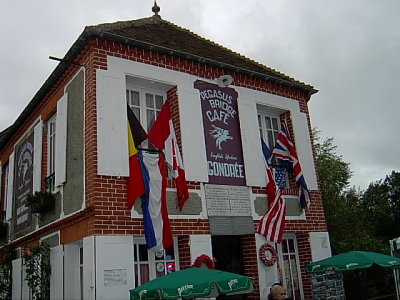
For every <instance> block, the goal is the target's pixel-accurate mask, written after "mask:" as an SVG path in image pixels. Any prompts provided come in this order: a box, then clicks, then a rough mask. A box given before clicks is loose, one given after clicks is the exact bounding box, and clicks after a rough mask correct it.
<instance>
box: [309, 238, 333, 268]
mask: <svg viewBox="0 0 400 300" xmlns="http://www.w3.org/2000/svg"><path fill="white" fill-rule="evenodd" d="M309 235H310V246H311V247H310V248H311V257H312V261H318V260H321V259H325V258H328V257H331V256H332V254H331V246H330V242H329V234H328V232H310V233H309Z"/></svg>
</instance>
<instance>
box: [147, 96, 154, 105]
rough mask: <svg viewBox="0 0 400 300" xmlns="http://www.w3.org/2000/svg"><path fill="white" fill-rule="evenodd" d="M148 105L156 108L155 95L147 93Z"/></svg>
mask: <svg viewBox="0 0 400 300" xmlns="http://www.w3.org/2000/svg"><path fill="white" fill-rule="evenodd" d="M146 107H149V108H154V95H152V94H147V93H146Z"/></svg>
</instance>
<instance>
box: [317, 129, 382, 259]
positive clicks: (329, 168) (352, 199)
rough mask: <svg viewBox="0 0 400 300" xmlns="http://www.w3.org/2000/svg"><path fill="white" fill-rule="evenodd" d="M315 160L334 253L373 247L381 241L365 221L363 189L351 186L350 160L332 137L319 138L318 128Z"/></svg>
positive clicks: (370, 225) (366, 249)
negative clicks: (341, 154) (343, 154)
mask: <svg viewBox="0 0 400 300" xmlns="http://www.w3.org/2000/svg"><path fill="white" fill-rule="evenodd" d="M313 136H314V139H313V142H314V147H315V152H316V164H317V169H318V173H319V180H320V189H321V197H322V200H323V204H324V211H325V218H326V222H327V225H328V231H329V235H330V239H331V246H332V251H333V252H334V253H335V254H338V253H343V252H347V251H351V250H365V251H374V250H378V249H381V247H382V243H381V241H380V240H377V239H376V238H375V236H374V234H373V232H374V231H373V229H372V226H373V224H371V223H368V222H366V220H367V218H366V216H365V214H364V211H363V207H362V205H361V203H360V199H361V198H362V195H363V193H362V192H361V191H359V190H356V189H355V188H354V187H353V188H349V182H350V178H351V175H352V173H351V170H350V164H349V163H347V162H345V161H343V158H342V157H341V156H340V155H338V154H336V149H337V146H336V145H334V141H333V138H328V139H326V140H324V141H323V142H320V137H319V132H318V131H317V130H314V131H313Z"/></svg>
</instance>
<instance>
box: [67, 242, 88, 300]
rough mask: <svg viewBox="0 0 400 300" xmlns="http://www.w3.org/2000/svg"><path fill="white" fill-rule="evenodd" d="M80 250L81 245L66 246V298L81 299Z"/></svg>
mask: <svg viewBox="0 0 400 300" xmlns="http://www.w3.org/2000/svg"><path fill="white" fill-rule="evenodd" d="M79 255H80V249H79V245H76V244H67V245H64V274H68V276H65V277H64V298H65V299H80V297H81V293H80V291H81V287H80V281H79V280H83V279H80V266H79V264H80V257H79Z"/></svg>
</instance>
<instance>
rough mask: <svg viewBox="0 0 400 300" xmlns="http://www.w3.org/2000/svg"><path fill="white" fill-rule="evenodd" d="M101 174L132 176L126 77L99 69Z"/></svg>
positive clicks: (97, 85) (98, 143)
mask: <svg viewBox="0 0 400 300" xmlns="http://www.w3.org/2000/svg"><path fill="white" fill-rule="evenodd" d="M96 76H97V77H96V79H97V82H96V97H97V168H98V169H97V173H98V174H99V175H110V176H129V154H128V128H127V112H126V94H125V93H126V92H125V91H126V82H125V75H124V74H123V73H118V72H110V71H105V70H97V73H96Z"/></svg>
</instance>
